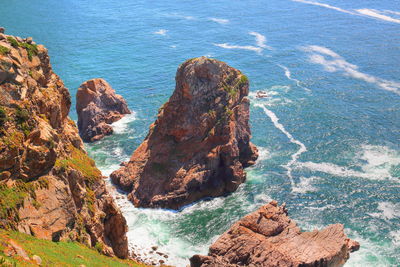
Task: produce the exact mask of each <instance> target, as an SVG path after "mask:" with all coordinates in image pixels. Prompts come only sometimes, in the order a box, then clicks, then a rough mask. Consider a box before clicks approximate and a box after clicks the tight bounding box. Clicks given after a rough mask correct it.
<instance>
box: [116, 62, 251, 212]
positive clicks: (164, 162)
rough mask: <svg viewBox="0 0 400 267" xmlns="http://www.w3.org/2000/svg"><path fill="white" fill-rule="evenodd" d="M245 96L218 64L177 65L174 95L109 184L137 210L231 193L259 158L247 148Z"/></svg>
mask: <svg viewBox="0 0 400 267" xmlns="http://www.w3.org/2000/svg"><path fill="white" fill-rule="evenodd" d="M248 92H249V83H248V80H247V77H246V76H245V75H243V74H242V73H241V72H240V71H239V70H236V69H234V68H232V67H229V66H228V65H227V64H225V63H223V62H220V61H217V60H214V59H208V58H205V57H201V58H195V59H191V60H188V61H186V62H184V63H183V64H182V65H181V66H180V67H179V68H178V71H177V74H176V88H175V91H174V93H173V95H172V96H171V98H170V99H169V101H168V102H167V103H165V104H164V105H163V106H162V107H161V108H160V110H159V113H158V118H157V120H156V122H155V123H153V124H152V125H151V126H150V131H149V134H148V135H147V137H146V139H145V140H144V141H143V143H142V144H141V145H140V146H139V147H138V148H137V149H136V151H135V152H134V153H133V155H132V157H131V159H130V161H129V162H127V163H123V164H122V167H121V168H120V169H119V170H117V171H115V172H114V173H112V174H111V178H112V181H113V182H114V183H115V184H117V185H119V186H121V187H122V188H123V189H125V190H128V191H131V193H130V194H129V199H130V200H131V201H132V202H133V203H134V205H135V206H140V207H162V208H172V209H179V208H181V207H182V206H183V205H186V204H189V203H192V202H194V201H196V200H199V199H201V198H204V197H216V196H221V195H224V194H226V193H229V192H233V191H235V190H236V189H237V188H238V186H239V185H240V184H241V183H243V182H244V180H245V178H246V174H245V172H244V170H243V168H244V167H247V166H250V165H252V164H254V161H255V160H256V159H257V155H258V154H257V149H256V148H255V146H254V145H252V144H251V143H250V128H249V124H248V121H249V106H250V103H249V99H248V98H247V95H248Z"/></svg>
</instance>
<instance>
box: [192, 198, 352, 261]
mask: <svg viewBox="0 0 400 267" xmlns="http://www.w3.org/2000/svg"><path fill="white" fill-rule="evenodd" d="M359 247H360V245H359V243H358V242H356V241H353V240H350V239H349V238H348V237H347V236H346V234H345V233H344V232H343V225H341V224H334V225H329V226H328V227H326V228H325V229H323V230H320V231H317V230H314V231H313V232H301V230H300V228H299V227H298V226H297V225H296V223H295V222H294V221H293V220H291V219H290V218H289V217H288V213H287V210H286V209H285V206H284V205H282V206H278V204H277V202H276V201H272V202H271V203H269V204H267V205H265V206H263V207H261V208H260V209H259V210H257V211H255V212H253V213H251V214H249V215H247V216H245V217H243V218H242V219H241V220H239V221H238V222H236V223H235V224H234V225H233V226H232V227H231V228H230V229H229V230H228V231H227V232H225V233H224V234H223V235H222V236H221V237H220V238H218V240H217V241H216V242H215V243H214V244H212V245H211V247H210V248H209V253H208V256H201V255H195V256H193V257H192V258H191V259H190V262H191V266H192V267H200V266H203V267H205V266H232V267H233V266H288V267H289V266H303V267H323V266H329V267H337V266H343V265H344V264H345V262H346V261H347V259H348V258H349V254H350V252H353V251H356V250H358V249H359Z"/></svg>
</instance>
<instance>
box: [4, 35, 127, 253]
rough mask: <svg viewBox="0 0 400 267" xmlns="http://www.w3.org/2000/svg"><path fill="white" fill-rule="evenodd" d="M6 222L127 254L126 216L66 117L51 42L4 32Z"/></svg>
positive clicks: (66, 101)
mask: <svg viewBox="0 0 400 267" xmlns="http://www.w3.org/2000/svg"><path fill="white" fill-rule="evenodd" d="M0 51H1V52H0V227H2V228H5V229H13V230H19V231H21V232H24V233H28V234H32V235H35V236H36V237H39V238H44V239H50V240H54V241H58V240H69V239H70V240H76V241H79V242H82V243H86V244H88V245H89V246H95V245H96V244H97V247H99V248H102V251H103V253H105V254H107V255H117V256H119V257H122V258H125V257H127V256H128V244H127V239H126V235H125V233H126V231H127V226H126V221H125V218H124V217H123V216H122V214H121V212H120V211H119V209H118V208H117V206H116V205H115V203H114V201H113V199H112V198H111V196H110V195H109V193H108V192H107V190H106V187H105V184H104V181H103V179H102V175H101V173H100V171H99V170H98V169H97V168H96V166H95V164H94V162H93V160H91V159H90V158H89V157H88V155H87V154H86V152H85V150H84V148H83V143H82V140H81V138H80V137H79V134H78V129H77V127H76V125H75V123H74V122H73V121H72V120H71V119H70V118H69V117H68V112H69V110H70V106H71V100H70V94H69V92H68V89H67V88H65V86H64V84H63V82H62V81H61V79H60V78H59V77H58V76H57V75H56V74H55V73H54V72H53V70H52V67H51V64H50V59H49V56H48V53H47V49H46V48H45V47H43V46H42V45H36V44H35V43H34V42H33V41H32V39H31V38H27V39H21V38H19V37H13V36H9V35H4V34H1V35H0Z"/></svg>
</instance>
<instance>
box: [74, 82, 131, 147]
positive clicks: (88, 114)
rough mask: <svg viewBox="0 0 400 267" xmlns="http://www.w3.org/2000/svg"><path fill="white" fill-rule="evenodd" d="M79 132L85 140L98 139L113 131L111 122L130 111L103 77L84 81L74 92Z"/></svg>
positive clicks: (92, 140)
mask: <svg viewBox="0 0 400 267" xmlns="http://www.w3.org/2000/svg"><path fill="white" fill-rule="evenodd" d="M76 111H77V112H78V129H79V134H80V136H81V137H82V139H83V141H85V142H94V141H97V140H100V139H101V138H103V137H104V136H106V135H110V134H112V133H113V128H112V127H111V125H110V124H111V123H113V122H116V121H118V120H120V119H121V118H122V117H123V116H124V115H125V114H130V113H131V112H130V111H129V109H128V106H127V105H126V102H125V100H124V99H123V98H122V96H120V95H117V94H115V91H114V89H112V88H111V86H110V85H109V84H108V83H107V82H106V81H105V80H103V79H92V80H89V81H86V82H84V83H83V84H81V86H80V87H79V89H78V92H77V93H76Z"/></svg>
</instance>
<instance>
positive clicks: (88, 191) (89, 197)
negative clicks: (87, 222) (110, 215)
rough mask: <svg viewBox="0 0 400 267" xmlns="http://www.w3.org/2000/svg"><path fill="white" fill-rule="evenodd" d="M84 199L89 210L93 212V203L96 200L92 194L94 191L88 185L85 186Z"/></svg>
mask: <svg viewBox="0 0 400 267" xmlns="http://www.w3.org/2000/svg"><path fill="white" fill-rule="evenodd" d="M85 200H86V203H87V205H88V209H89V211H90V212H91V213H92V214H94V213H95V211H96V208H95V205H94V203H95V202H96V196H95V194H94V191H93V190H92V189H90V188H89V187H86V195H85Z"/></svg>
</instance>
